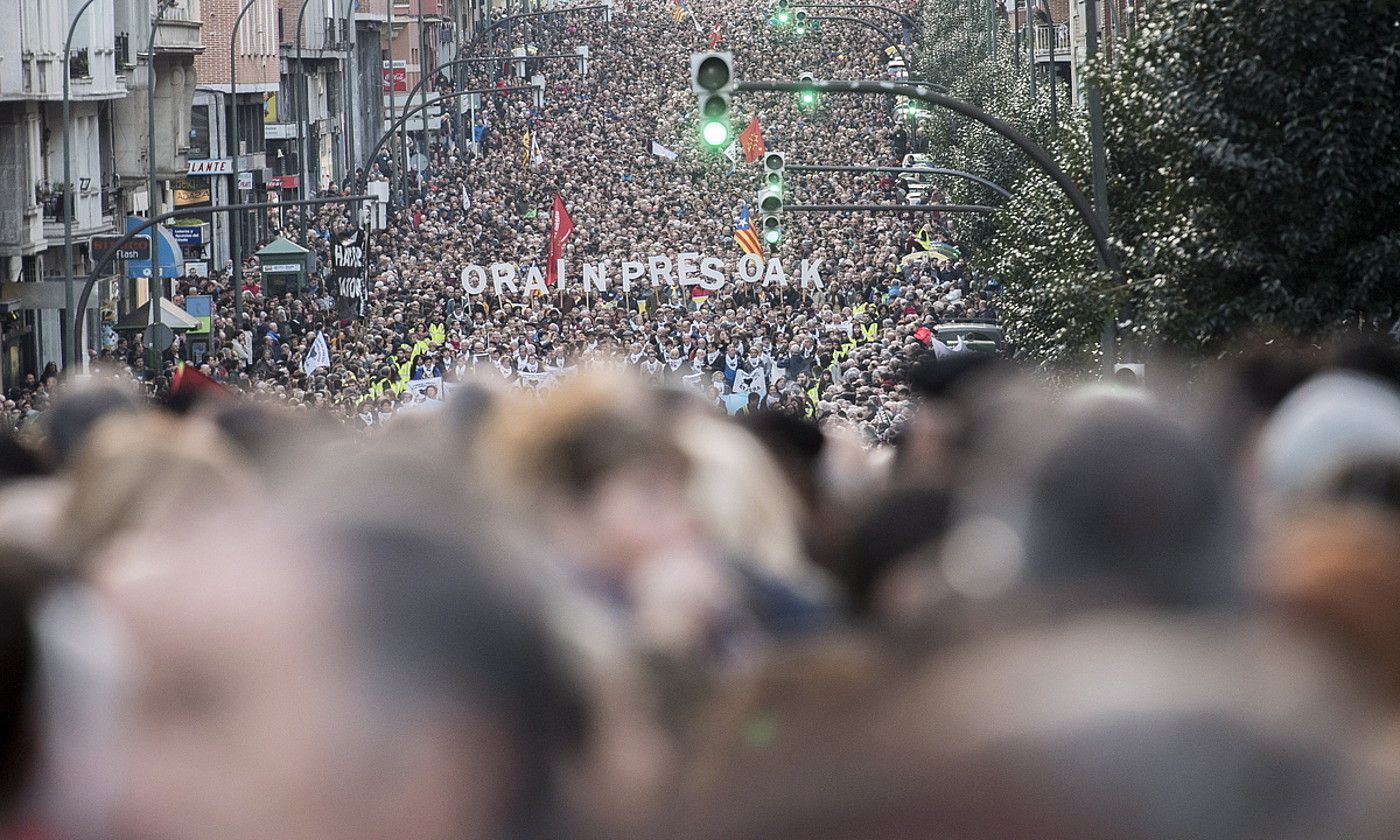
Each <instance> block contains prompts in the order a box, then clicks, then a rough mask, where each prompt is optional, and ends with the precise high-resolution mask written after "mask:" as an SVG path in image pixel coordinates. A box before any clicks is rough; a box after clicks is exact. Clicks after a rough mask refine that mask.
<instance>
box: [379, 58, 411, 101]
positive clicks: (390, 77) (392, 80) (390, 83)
mask: <svg viewBox="0 0 1400 840" xmlns="http://www.w3.org/2000/svg"><path fill="white" fill-rule="evenodd" d="M390 91H393V92H394V93H407V92H408V62H406V61H395V62H394V66H393V67H392V68H390V67H389V62H387V61H386V62H384V92H385V93H389V92H390Z"/></svg>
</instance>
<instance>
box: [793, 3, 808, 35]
mask: <svg viewBox="0 0 1400 840" xmlns="http://www.w3.org/2000/svg"><path fill="white" fill-rule="evenodd" d="M808 17H809V15H808V14H807V10H806V9H798V10H797V12H796V13H794V14H793V16H792V18H793V27H792V31H793V32H794V33H795V34H796V35H798V36H799V37H800V36H802V35H806V34H807V19H808Z"/></svg>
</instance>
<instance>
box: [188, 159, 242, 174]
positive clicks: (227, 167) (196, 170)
mask: <svg viewBox="0 0 1400 840" xmlns="http://www.w3.org/2000/svg"><path fill="white" fill-rule="evenodd" d="M231 172H233V159H232V158H215V159H213V160H192V161H190V162H189V168H188V169H186V170H185V174H186V175H228V174H229V173H231Z"/></svg>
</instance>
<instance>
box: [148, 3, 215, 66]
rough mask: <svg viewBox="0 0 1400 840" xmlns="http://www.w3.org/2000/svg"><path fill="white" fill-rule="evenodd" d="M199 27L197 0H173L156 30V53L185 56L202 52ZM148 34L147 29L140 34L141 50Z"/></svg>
mask: <svg viewBox="0 0 1400 840" xmlns="http://www.w3.org/2000/svg"><path fill="white" fill-rule="evenodd" d="M200 26H201V21H200V17H199V0H175V3H174V5H172V6H171V7H170V8H168V9H166V10H165V16H164V17H163V18H161V21H160V26H159V27H157V28H156V42H155V49H156V52H160V53H184V54H186V55H194V54H195V53H199V52H203V51H204V47H203V45H202V44H201V42H200V37H199V30H200ZM149 34H150V29H149V28H147V29H146V31H145V32H144V33H142V34H141V36H140V37H141V40H142V44H141V46H142V48H144V47H145V46H146V45H145V43H144V42H145V39H146V37H147V36H148V35H149Z"/></svg>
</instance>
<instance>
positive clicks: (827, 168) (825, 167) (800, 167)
mask: <svg viewBox="0 0 1400 840" xmlns="http://www.w3.org/2000/svg"><path fill="white" fill-rule="evenodd" d="M784 168H785V169H787V171H789V172H897V173H901V174H916V175H917V174H929V175H951V176H952V177H954V178H962V179H964V180H966V181H972V182H973V183H976V184H981V185H982V186H984V187H986V188H987V189H989V190H993V191H995V192H997V193H1000V194H1001V196H1002V197H1003V198H1007V199H1009V198H1011V197H1012V195H1011V191H1010V190H1008V189H1007V188H1006V187H1003V186H1001V185H1000V184H995V183H993V182H991V181H988V180H987V179H986V178H982V177H980V176H977V175H973V174H972V173H971V172H964V171H962V170H961V169H947V168H944V167H941V166H835V165H832V164H824V163H789V164H787V165H786V166H785V167H784Z"/></svg>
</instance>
